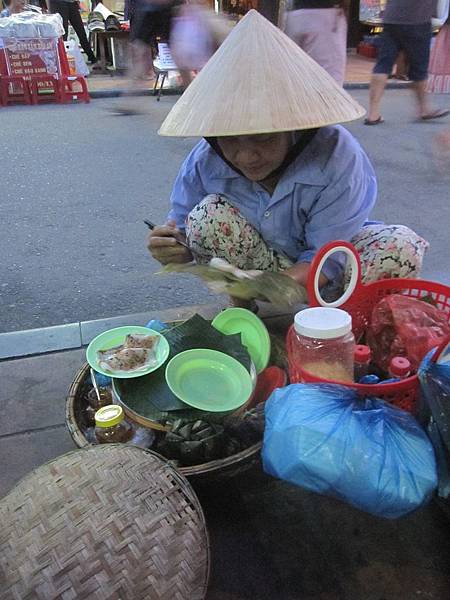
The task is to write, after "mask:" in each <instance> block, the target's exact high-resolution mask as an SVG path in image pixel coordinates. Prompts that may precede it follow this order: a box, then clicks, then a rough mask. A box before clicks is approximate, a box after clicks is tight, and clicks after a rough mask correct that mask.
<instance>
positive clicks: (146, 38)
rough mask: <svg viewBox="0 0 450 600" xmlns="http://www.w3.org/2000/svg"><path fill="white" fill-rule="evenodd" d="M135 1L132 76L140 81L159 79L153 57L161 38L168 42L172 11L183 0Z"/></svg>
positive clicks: (130, 73) (132, 30)
mask: <svg viewBox="0 0 450 600" xmlns="http://www.w3.org/2000/svg"><path fill="white" fill-rule="evenodd" d="M131 2H134V6H133V8H134V14H133V18H132V22H131V29H130V41H131V46H132V60H131V64H130V69H129V76H130V77H131V78H132V79H134V80H135V81H138V80H139V79H142V80H145V79H147V80H152V79H154V78H155V72H154V70H153V55H154V53H155V51H156V47H157V41H156V40H157V38H159V40H160V41H161V42H168V41H169V38H170V25H171V19H172V10H173V8H174V7H175V6H177V5H179V4H181V3H182V2H181V0H131Z"/></svg>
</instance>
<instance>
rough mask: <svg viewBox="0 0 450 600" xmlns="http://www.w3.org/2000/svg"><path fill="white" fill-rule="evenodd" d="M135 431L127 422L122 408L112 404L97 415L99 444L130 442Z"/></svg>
mask: <svg viewBox="0 0 450 600" xmlns="http://www.w3.org/2000/svg"><path fill="white" fill-rule="evenodd" d="M132 435H133V429H132V427H131V425H130V424H129V423H127V421H125V416H124V414H123V410H122V407H121V406H118V405H117V404H110V405H109V406H104V407H103V408H100V409H99V410H98V411H97V412H96V413H95V437H96V439H97V441H98V443H99V444H108V443H110V444H113V443H119V442H128V441H129V440H130V439H131V436H132Z"/></svg>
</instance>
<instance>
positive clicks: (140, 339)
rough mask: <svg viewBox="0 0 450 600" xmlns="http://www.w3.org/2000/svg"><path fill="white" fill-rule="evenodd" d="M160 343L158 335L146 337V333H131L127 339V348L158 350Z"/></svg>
mask: <svg viewBox="0 0 450 600" xmlns="http://www.w3.org/2000/svg"><path fill="white" fill-rule="evenodd" d="M158 342H159V337H158V336H157V335H145V333H129V334H128V335H127V337H126V338H125V344H124V346H125V348H149V349H151V348H156V345H157V343H158Z"/></svg>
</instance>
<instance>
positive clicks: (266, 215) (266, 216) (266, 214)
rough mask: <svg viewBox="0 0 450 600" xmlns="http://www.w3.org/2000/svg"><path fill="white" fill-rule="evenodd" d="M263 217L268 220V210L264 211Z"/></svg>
mask: <svg viewBox="0 0 450 600" xmlns="http://www.w3.org/2000/svg"><path fill="white" fill-rule="evenodd" d="M264 216H265V218H266V219H268V218H269V217H270V210H266V212H265V213H264Z"/></svg>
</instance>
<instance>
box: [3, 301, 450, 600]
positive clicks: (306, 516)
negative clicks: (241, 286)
mask: <svg viewBox="0 0 450 600" xmlns="http://www.w3.org/2000/svg"><path fill="white" fill-rule="evenodd" d="M219 309H220V307H218V306H205V307H201V308H200V307H185V308H184V309H182V312H179V313H178V317H179V318H186V317H187V316H189V314H193V312H195V311H199V312H201V313H203V315H204V316H205V317H207V318H208V317H209V318H211V317H212V315H213V314H215V313H216V312H217V311H218V310H219ZM150 316H152V317H154V318H161V319H163V320H164V319H167V320H169V319H173V318H175V317H176V316H177V315H176V314H174V312H173V311H171V312H163V313H159V314H155V313H154V314H152V315H141V316H139V317H138V316H134V317H133V318H134V320H140V322H141V323H142V322H145V321H144V318H147V317H150ZM125 318H126V317H123V319H125ZM129 318H132V317H129ZM133 318H132V319H133ZM114 324H115V325H117V324H119V323H118V321H114V322H113V321H99V322H95V321H93V322H90V324H89V327H82V325H83V324H81V326H80V331H81V330H84V331H85V335H86V336H87V337H85V338H84V340H83V341H84V342H85V343H87V340H88V339H89V336H93V335H95V333H96V331H98V329H99V328H105V327H106V326H111V325H114ZM83 362H84V348H74V349H72V350H67V351H58V352H50V353H48V352H46V353H44V354H38V355H35V356H30V357H26V358H18V359H12V360H4V361H2V362H0V378H1V381H2V386H1V388H0V460H1V467H2V468H1V469H0V496H2V495H3V494H5V493H7V492H8V491H9V490H10V489H11V487H12V486H13V485H14V484H15V483H16V482H17V481H18V480H19V479H20V478H21V477H22V476H24V475H25V474H26V473H28V472H29V471H30V470H31V469H33V468H35V467H37V466H38V465H40V464H42V463H43V462H45V461H47V460H50V459H51V458H53V457H55V456H58V455H60V454H62V453H64V452H68V451H71V450H74V444H73V442H72V439H71V437H70V435H69V433H68V431H67V429H66V427H65V398H66V395H67V392H68V389H69V386H70V384H71V383H72V381H73V379H74V376H75V374H76V372H77V371H78V369H79V368H80V366H81V365H82V364H83ZM80 452H82V450H80ZM196 490H197V492H198V494H199V497H200V501H201V503H202V506H203V508H204V510H205V514H206V519H207V526H208V530H209V533H210V538H211V550H212V565H213V568H212V574H211V580H210V588H209V593H208V600H259V599H262V598H270V600H297V599H298V600H361V599H363V598H364V600H412V599H413V598H423V599H425V598H426V599H427V600H443V599H444V598H448V597H450V573H449V571H448V556H449V555H450V536H449V533H450V530H449V523H448V521H446V518H445V516H444V513H442V512H441V510H440V509H439V508H438V507H437V506H436V505H435V504H430V505H429V506H428V507H426V508H424V509H422V510H420V511H418V512H417V513H415V514H413V515H411V516H409V517H407V518H405V519H401V520H398V521H387V520H382V519H377V518H375V517H371V516H369V515H366V514H364V513H361V512H359V511H357V510H355V509H352V508H351V507H349V506H347V505H345V504H343V503H341V502H338V501H335V500H332V499H330V498H323V497H320V496H318V495H316V494H310V493H307V492H304V491H302V490H300V489H298V488H296V487H293V486H289V485H286V484H283V483H281V482H279V481H276V480H274V479H271V478H268V477H266V476H264V475H263V474H262V473H261V472H260V471H259V470H254V471H253V472H250V473H247V474H245V476H241V477H237V478H235V479H233V480H231V481H229V482H227V483H226V484H224V485H222V486H220V485H216V484H215V485H214V486H213V487H211V486H210V487H208V486H204V485H203V486H202V487H198V486H196Z"/></svg>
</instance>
